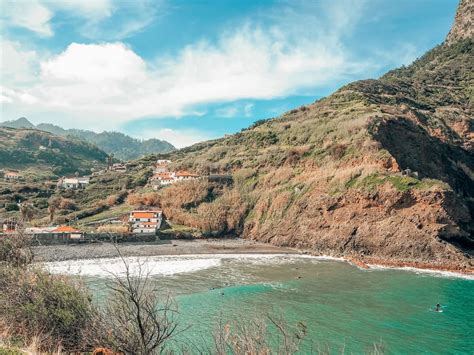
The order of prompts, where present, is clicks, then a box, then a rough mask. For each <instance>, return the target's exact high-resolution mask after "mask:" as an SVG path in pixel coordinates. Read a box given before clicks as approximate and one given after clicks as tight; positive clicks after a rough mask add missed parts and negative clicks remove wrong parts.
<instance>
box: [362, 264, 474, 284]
mask: <svg viewBox="0 0 474 355" xmlns="http://www.w3.org/2000/svg"><path fill="white" fill-rule="evenodd" d="M368 266H369V267H370V269H372V270H403V271H410V272H414V273H416V274H419V275H420V274H429V275H430V276H436V277H447V278H461V279H466V280H474V275H467V274H461V273H459V272H453V271H442V270H432V269H418V268H415V267H409V266H400V267H392V266H384V265H378V264H369V265H368Z"/></svg>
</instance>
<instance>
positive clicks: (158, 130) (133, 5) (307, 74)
mask: <svg viewBox="0 0 474 355" xmlns="http://www.w3.org/2000/svg"><path fill="white" fill-rule="evenodd" d="M456 5H457V0H397V1H392V0H308V1H303V0H302V1H299V0H288V1H279V0H262V1H253V0H233V1H231V0H214V1H210V0H181V1H172V0H169V1H168V0H154V1H148V0H133V1H132V0H122V1H120V0H119V1H114V0H64V1H57V0H56V1H55V0H53V1H50V0H11V1H10V0H0V6H1V8H0V32H1V63H0V67H1V76H0V85H1V92H0V102H1V112H0V121H4V120H11V119H16V118H18V117H21V116H25V117H27V118H28V119H29V120H30V121H32V122H33V123H40V122H49V123H54V124H58V125H61V126H63V127H66V128H71V127H75V128H83V129H90V130H94V131H101V130H118V131H122V132H124V133H128V134H131V135H133V136H135V137H141V138H151V137H156V138H161V139H166V140H168V141H170V142H171V143H173V144H175V145H176V146H178V147H182V146H186V145H189V144H192V143H194V142H197V141H201V140H205V139H209V138H215V137H219V136H222V135H224V134H225V133H233V132H236V131H238V130H240V129H241V128H243V127H246V126H248V125H249V124H251V123H252V122H254V121H255V120H258V119H261V118H269V117H276V116H278V115H280V114H281V113H283V112H285V111H287V110H289V109H291V108H293V107H297V106H300V105H302V104H306V103H310V102H313V101H314V100H315V99H317V98H320V97H322V96H326V95H328V94H330V93H331V92H333V91H334V90H335V89H337V88H338V87H340V86H341V85H343V84H345V83H348V82H350V81H353V80H357V79H365V78H376V77H378V76H380V75H381V74H383V73H384V72H385V71H387V70H388V69H390V68H393V67H397V66H400V65H403V64H409V63H410V62H411V61H413V60H414V59H415V58H417V57H418V56H420V55H421V54H423V53H424V52H425V51H426V50H427V49H429V48H431V47H433V46H434V45H436V44H439V43H440V42H441V41H442V40H443V39H444V37H445V35H446V34H447V32H448V30H449V28H450V26H451V22H452V20H453V18H454V13H455V10H456Z"/></svg>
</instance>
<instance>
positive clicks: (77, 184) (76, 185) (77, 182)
mask: <svg viewBox="0 0 474 355" xmlns="http://www.w3.org/2000/svg"><path fill="white" fill-rule="evenodd" d="M88 184H89V177H77V178H61V179H59V181H58V187H62V188H64V189H83V188H85V187H86V186H87V185H88Z"/></svg>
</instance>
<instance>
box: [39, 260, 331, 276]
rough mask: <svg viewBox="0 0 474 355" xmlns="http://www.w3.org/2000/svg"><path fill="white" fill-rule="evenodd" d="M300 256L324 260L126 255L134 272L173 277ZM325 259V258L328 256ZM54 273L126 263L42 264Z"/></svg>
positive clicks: (110, 269)
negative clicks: (225, 262) (228, 263)
mask: <svg viewBox="0 0 474 355" xmlns="http://www.w3.org/2000/svg"><path fill="white" fill-rule="evenodd" d="M301 259H312V260H314V261H317V260H321V258H320V257H314V256H310V255H300V254H199V255H173V256H149V257H126V258H124V260H125V262H126V263H127V264H128V265H129V269H130V272H131V273H132V274H136V273H138V271H139V269H140V268H142V270H144V272H146V273H147V274H148V275H150V276H171V275H175V274H181V273H191V272H196V271H200V270H205V269H209V268H212V267H217V266H219V265H221V264H222V262H223V260H233V261H235V262H239V263H240V262H242V263H246V264H252V265H270V264H288V263H294V262H296V261H298V260H301ZM325 260H326V259H325ZM43 265H44V266H45V267H46V269H47V270H49V271H50V272H51V273H54V274H69V275H81V276H94V277H112V276H113V275H124V274H125V265H124V262H123V261H122V260H121V259H120V258H104V259H85V260H72V261H71V260H69V261H57V262H47V263H43Z"/></svg>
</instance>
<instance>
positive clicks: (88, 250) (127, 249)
mask: <svg viewBox="0 0 474 355" xmlns="http://www.w3.org/2000/svg"><path fill="white" fill-rule="evenodd" d="M118 248H119V250H120V253H121V254H122V256H124V257H130V256H132V257H133V256H175V255H193V254H194V255H200V254H295V255H297V254H304V253H302V252H301V251H299V250H296V249H294V248H285V247H278V246H275V245H271V244H268V243H260V242H255V241H250V240H246V239H240V238H225V239H222V238H215V239H214V238H213V239H195V240H187V239H179V240H162V241H158V242H151V243H119V244H118ZM32 249H33V253H34V255H35V259H34V260H35V262H40V263H42V262H51V261H67V260H84V259H99V258H113V257H118V256H119V255H118V253H117V249H116V247H115V245H114V244H112V243H108V242H104V243H94V244H55V245H44V246H34V247H33V248H32Z"/></svg>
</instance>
